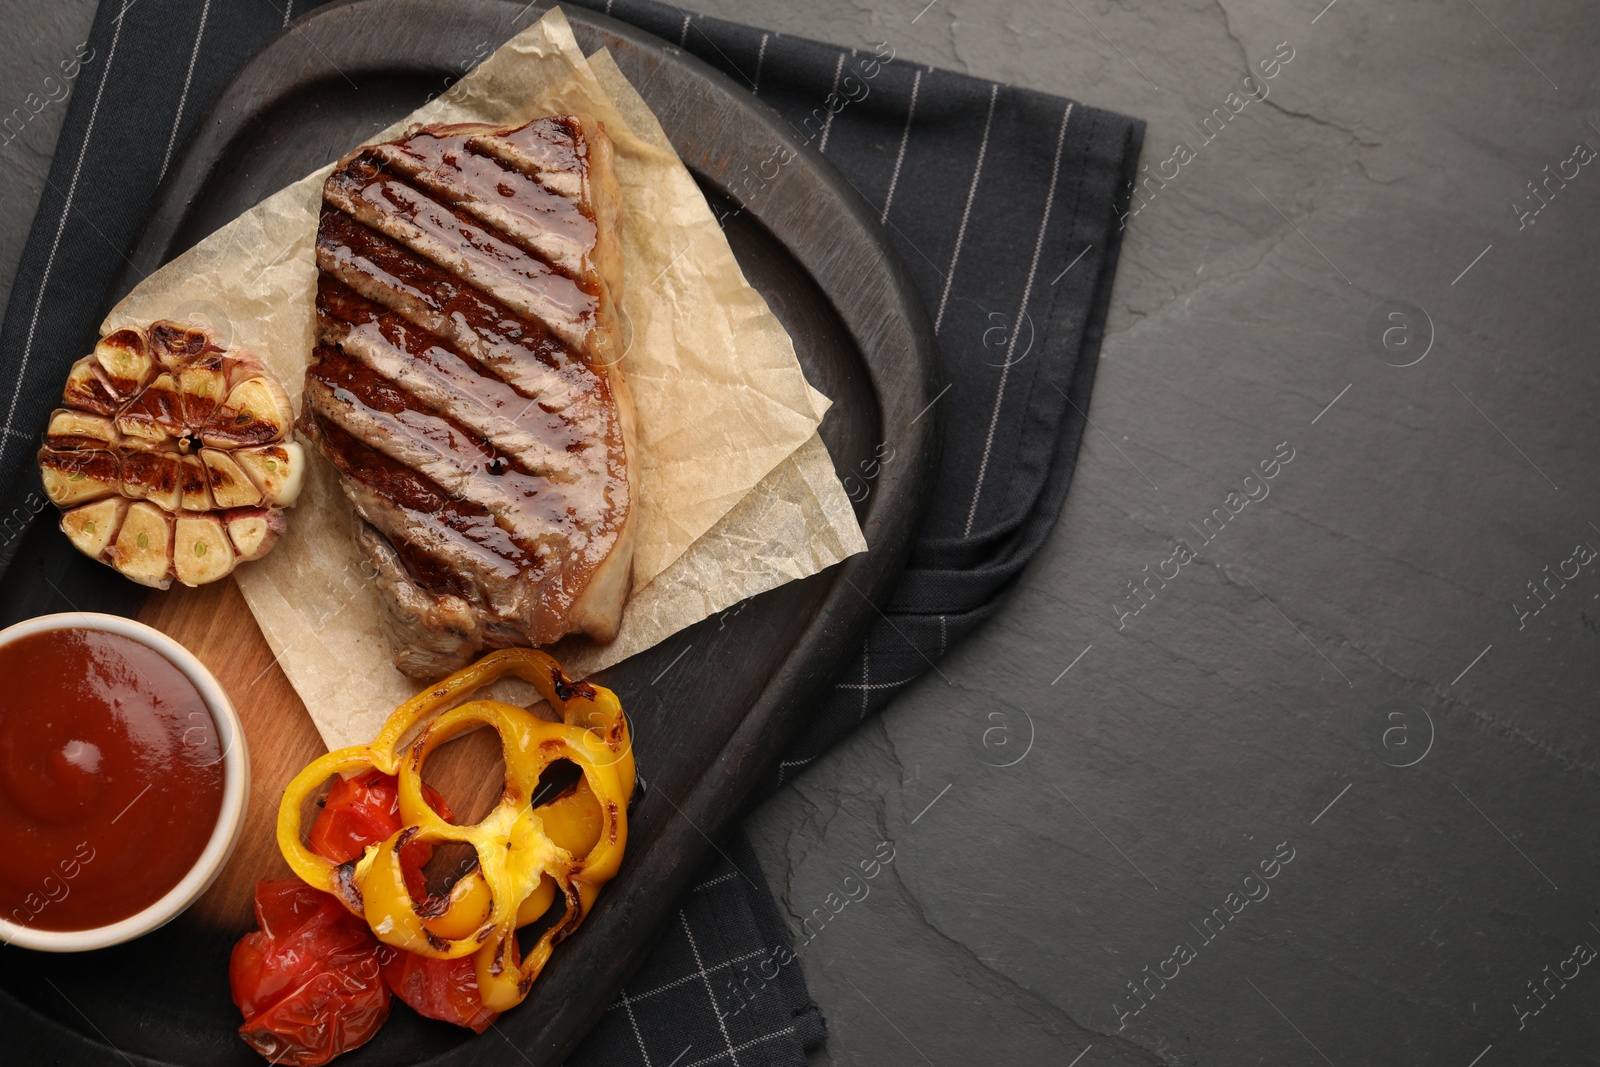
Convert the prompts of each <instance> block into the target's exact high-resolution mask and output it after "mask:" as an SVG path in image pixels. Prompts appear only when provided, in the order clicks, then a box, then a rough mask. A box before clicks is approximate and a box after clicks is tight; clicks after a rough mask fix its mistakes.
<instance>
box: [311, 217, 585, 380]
mask: <svg viewBox="0 0 1600 1067" xmlns="http://www.w3.org/2000/svg"><path fill="white" fill-rule="evenodd" d="M317 266H318V267H319V268H320V269H321V270H322V271H323V275H324V279H327V278H330V277H331V278H332V279H336V280H337V281H339V282H340V283H342V284H343V285H344V286H346V287H348V288H349V289H350V290H351V291H353V292H355V293H357V294H359V295H360V296H362V297H364V298H365V299H367V300H369V301H371V302H373V303H375V304H378V305H379V306H381V307H384V308H387V309H389V310H392V311H394V312H395V313H397V314H399V315H401V316H403V317H404V318H406V319H407V320H408V321H410V322H412V323H414V324H415V325H417V326H419V327H420V328H422V329H424V330H427V331H428V332H429V333H431V334H433V335H434V336H435V337H436V338H438V339H439V340H440V341H441V342H446V343H449V344H451V345H453V346H454V347H455V348H456V349H457V351H459V352H462V353H464V354H466V355H469V356H471V357H472V358H473V359H474V360H476V361H477V362H478V363H479V364H481V365H483V366H484V367H487V368H489V369H490V370H491V371H493V372H494V374H495V375H496V376H497V377H499V378H500V379H501V380H502V381H504V382H506V383H507V384H508V385H510V386H511V387H512V388H514V389H516V390H517V391H518V392H519V393H523V394H524V395H526V396H529V397H536V398H538V400H539V403H540V404H541V405H543V406H544V407H545V408H546V410H552V411H560V410H562V409H563V408H565V407H566V406H567V405H568V404H570V403H571V402H572V400H573V399H574V396H575V395H576V394H577V393H579V392H581V391H582V388H584V387H589V388H602V389H603V388H604V381H603V380H600V379H596V378H595V376H594V375H593V374H592V373H586V369H585V368H582V367H581V365H580V366H579V367H574V366H573V364H574V363H575V362H576V360H575V359H574V357H573V355H572V353H571V352H570V351H569V350H568V349H567V347H566V345H565V344H563V343H562V342H561V340H560V339H559V338H557V337H554V336H552V335H551V334H550V332H549V331H548V330H547V329H545V327H544V325H543V324H542V323H539V322H536V321H527V320H523V319H520V318H518V317H517V315H516V314H515V313H514V312H512V311H510V310H509V309H507V308H503V307H501V306H499V305H497V304H496V303H494V302H493V301H492V300H490V299H489V298H488V296H487V295H485V294H483V293H480V292H478V291H477V290H475V289H472V288H471V287H469V286H465V285H462V284H461V283H460V282H458V281H457V280H456V279H455V278H454V277H452V276H451V275H449V274H447V273H445V272H444V271H442V270H440V269H439V268H437V267H435V266H434V265H433V264H431V263H427V262H425V261H423V260H419V259H417V258H416V257H414V256H412V255H410V254H409V253H408V252H407V251H406V250H405V249H404V248H403V247H402V246H400V245H398V244H396V243H394V242H393V241H390V240H389V239H388V238H386V237H384V236H382V235H381V234H377V233H373V232H372V231H371V230H367V229H365V228H364V227H362V226H361V225H360V224H359V223H357V222H356V221H355V220H354V219H351V218H349V217H348V216H346V215H342V214H339V213H337V212H326V211H325V212H324V213H323V216H322V223H321V226H320V228H319V230H318V234H317ZM321 295H322V294H320V293H319V294H318V296H319V300H320V298H321Z"/></svg>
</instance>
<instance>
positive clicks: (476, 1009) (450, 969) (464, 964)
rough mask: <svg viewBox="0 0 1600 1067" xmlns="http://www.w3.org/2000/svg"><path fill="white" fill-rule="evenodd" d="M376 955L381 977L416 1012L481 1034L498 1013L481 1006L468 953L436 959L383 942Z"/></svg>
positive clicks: (475, 974) (480, 997)
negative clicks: (448, 958) (379, 962)
mask: <svg viewBox="0 0 1600 1067" xmlns="http://www.w3.org/2000/svg"><path fill="white" fill-rule="evenodd" d="M378 958H379V959H380V960H381V961H382V972H383V980H384V981H385V982H387V983H388V984H389V988H390V989H392V990H393V991H394V995H395V996H397V997H399V998H400V999H401V1000H403V1001H405V1002H406V1004H408V1005H410V1007H411V1010H412V1011H415V1012H416V1013H417V1014H418V1015H422V1016H426V1017H427V1018H429V1019H438V1020H440V1021H442V1022H447V1023H454V1024H455V1025H457V1026H465V1027H469V1028H470V1029H472V1030H473V1031H474V1032H476V1033H480V1034H481V1033H483V1032H484V1031H485V1030H487V1029H489V1024H490V1023H492V1022H494V1021H495V1019H497V1018H498V1017H499V1015H500V1013H499V1012H494V1011H490V1010H489V1009H488V1008H486V1007H484V1006H483V997H482V995H481V994H479V992H478V974H477V971H476V969H475V967H474V964H473V962H472V957H471V956H462V957H461V958H460V959H454V960H436V959H430V958H429V957H427V956H419V955H417V954H416V953H415V952H407V951H405V950H404V949H398V948H390V947H389V946H388V945H385V946H383V949H382V950H381V952H380V953H379V957H378Z"/></svg>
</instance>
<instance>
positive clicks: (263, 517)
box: [224, 508, 289, 563]
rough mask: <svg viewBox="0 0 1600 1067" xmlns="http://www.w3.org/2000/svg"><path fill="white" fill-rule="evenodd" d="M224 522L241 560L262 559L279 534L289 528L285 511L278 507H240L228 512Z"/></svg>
mask: <svg viewBox="0 0 1600 1067" xmlns="http://www.w3.org/2000/svg"><path fill="white" fill-rule="evenodd" d="M224 522H225V523H226V524H227V527H228V538H229V539H230V540H231V541H232V542H233V547H234V551H235V552H237V553H238V556H239V561H240V562H241V563H242V562H244V561H246V560H252V559H260V558H261V557H262V556H264V555H266V554H267V553H268V552H270V551H271V550H272V545H273V543H274V542H275V541H277V539H278V537H279V535H281V534H282V533H283V531H284V530H285V529H287V528H288V525H289V524H288V523H287V522H286V521H285V520H284V517H283V512H282V511H279V510H278V509H277V508H272V509H270V510H269V509H267V508H239V509H236V510H234V511H229V512H226V513H225V515H224Z"/></svg>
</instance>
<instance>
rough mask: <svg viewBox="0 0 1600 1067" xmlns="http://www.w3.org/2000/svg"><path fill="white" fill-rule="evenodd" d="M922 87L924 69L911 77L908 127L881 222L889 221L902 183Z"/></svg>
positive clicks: (895, 158) (885, 198)
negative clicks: (898, 188)
mask: <svg viewBox="0 0 1600 1067" xmlns="http://www.w3.org/2000/svg"><path fill="white" fill-rule="evenodd" d="M921 87H922V71H920V70H919V71H917V73H916V76H915V77H913V78H912V79H911V103H910V105H909V106H907V108H906V128H905V130H904V131H903V132H902V133H901V134H900V151H899V152H897V153H895V157H894V173H893V174H891V175H889V192H888V193H887V194H886V195H885V196H884V198H883V213H882V214H881V215H879V216H878V221H879V222H888V221H889V205H891V204H893V203H894V188H895V186H897V185H899V184H900V164H902V163H904V162H905V161H906V142H907V141H909V140H911V119H912V116H914V115H915V114H916V113H917V90H918V89H920V88H921Z"/></svg>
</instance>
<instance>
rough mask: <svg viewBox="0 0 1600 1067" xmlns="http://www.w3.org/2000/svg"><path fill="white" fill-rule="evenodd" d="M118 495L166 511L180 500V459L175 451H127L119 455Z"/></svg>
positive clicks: (181, 470)
mask: <svg viewBox="0 0 1600 1067" xmlns="http://www.w3.org/2000/svg"><path fill="white" fill-rule="evenodd" d="M122 495H123V496H126V497H129V498H131V499H134V500H149V501H151V502H152V503H154V504H156V505H158V506H159V507H161V508H163V509H164V510H166V511H177V510H178V507H179V505H181V504H182V503H183V463H182V457H180V456H179V455H178V454H177V453H176V452H129V453H127V454H126V455H124V456H123V457H122Z"/></svg>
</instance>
